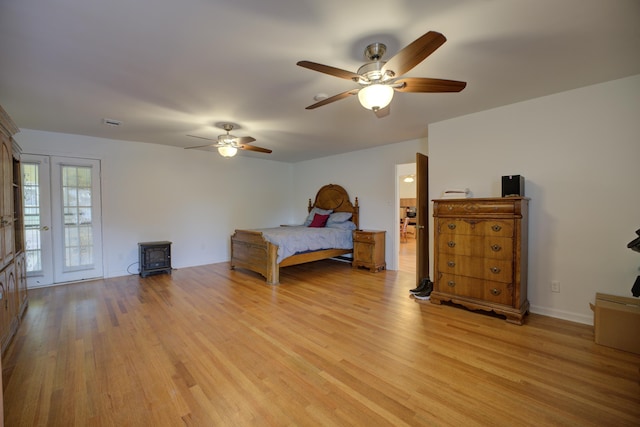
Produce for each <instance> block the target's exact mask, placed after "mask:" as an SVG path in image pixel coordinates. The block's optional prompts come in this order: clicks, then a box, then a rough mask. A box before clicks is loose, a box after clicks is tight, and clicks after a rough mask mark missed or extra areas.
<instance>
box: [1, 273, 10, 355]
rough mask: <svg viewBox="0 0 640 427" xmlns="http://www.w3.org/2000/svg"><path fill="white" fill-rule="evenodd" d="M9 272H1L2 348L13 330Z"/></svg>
mask: <svg viewBox="0 0 640 427" xmlns="http://www.w3.org/2000/svg"><path fill="white" fill-rule="evenodd" d="M7 288H8V284H7V270H2V271H1V272H0V295H1V297H0V346H1V345H2V344H4V342H5V339H6V338H7V337H8V336H9V331H10V330H11V327H10V325H11V317H10V316H9V304H8V301H7V298H9V292H7Z"/></svg>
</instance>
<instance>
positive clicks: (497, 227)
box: [491, 224, 502, 232]
mask: <svg viewBox="0 0 640 427" xmlns="http://www.w3.org/2000/svg"><path fill="white" fill-rule="evenodd" d="M491 229H492V230H493V231H495V232H498V231H500V230H502V226H500V225H498V224H496V225H494V226H492V227H491Z"/></svg>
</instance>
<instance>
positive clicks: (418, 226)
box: [416, 224, 424, 229]
mask: <svg viewBox="0 0 640 427" xmlns="http://www.w3.org/2000/svg"><path fill="white" fill-rule="evenodd" d="M416 228H417V229H421V228H424V225H418V224H416Z"/></svg>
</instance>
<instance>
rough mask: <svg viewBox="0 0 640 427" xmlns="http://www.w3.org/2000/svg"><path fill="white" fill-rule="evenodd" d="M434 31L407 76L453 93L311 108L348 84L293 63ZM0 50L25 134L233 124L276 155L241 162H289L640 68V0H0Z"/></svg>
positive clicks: (357, 52) (11, 103)
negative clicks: (451, 83)
mask: <svg viewBox="0 0 640 427" xmlns="http://www.w3.org/2000/svg"><path fill="white" fill-rule="evenodd" d="M430 30H433V31H438V32H441V33H442V34H444V35H445V36H446V37H447V42H446V43H445V44H444V45H442V46H441V47H440V48H439V49H438V50H436V51H435V52H434V53H433V54H432V55H431V56H430V57H428V58H427V59H426V60H425V61H423V62H422V63H420V64H419V65H418V66H416V67H415V68H414V69H413V70H411V71H410V72H409V73H407V74H406V76H410V77H434V78H445V79H452V80H462V81H466V82H467V83H468V84H467V87H466V88H465V89H464V90H463V91H462V92H460V93H443V94H421V93H396V95H395V97H394V99H393V101H392V103H391V114H390V115H389V116H387V117H385V118H376V117H375V115H374V114H373V113H372V112H371V111H368V110H366V109H364V108H363V107H361V106H360V105H359V103H358V100H357V97H348V98H346V99H344V100H341V101H338V102H335V103H332V104H329V105H326V106H323V107H320V108H318V109H315V110H305V107H306V106H308V105H311V104H313V103H315V102H316V101H314V96H315V95H317V94H321V93H324V94H326V95H329V96H331V95H334V94H337V93H340V92H344V91H346V90H349V89H352V88H356V87H357V85H355V83H352V82H350V81H348V80H344V79H339V78H336V77H333V76H329V75H326V74H321V73H318V72H314V71H311V70H308V69H305V68H302V67H298V66H296V62H298V61H300V60H309V61H313V62H319V63H322V64H326V65H331V66H334V67H337V68H342V69H345V70H349V71H356V70H357V69H358V67H359V66H361V65H362V64H363V63H364V62H365V59H364V48H365V47H366V46H367V45H368V44H370V43H373V42H382V43H384V44H386V45H387V55H386V56H385V58H386V59H389V58H391V56H393V54H395V53H396V52H398V51H399V50H400V49H401V48H403V47H404V46H406V45H407V44H409V43H410V42H412V41H413V40H415V39H416V38H418V37H419V36H421V35H422V34H424V33H426V32H427V31H430ZM0 52H1V58H2V63H1V65H0V104H1V105H2V106H3V107H4V109H5V110H6V111H7V112H8V113H9V114H10V115H11V117H12V118H13V120H14V121H15V122H16V124H17V125H18V127H20V128H23V129H36V130H44V131H51V132H63V133H72V134H80V135H91V136H97V137H104V138H111V139H117V140H125V141H141V142H149V143H156V144H165V145H173V146H177V147H187V146H193V145H201V140H196V139H193V138H189V137H187V136H186V135H187V134H194V135H199V136H204V137H213V138H215V137H216V136H217V135H219V134H222V133H224V132H223V131H222V130H221V129H220V128H217V127H215V126H216V124H220V123H223V122H232V123H235V124H237V125H239V127H240V128H239V129H237V130H234V131H233V134H234V135H236V136H252V137H254V138H256V140H257V141H256V142H255V143H254V145H258V146H260V147H265V148H269V149H271V150H273V153H272V154H262V153H254V152H241V154H240V155H242V156H248V157H255V158H268V159H271V160H276V161H283V162H297V161H302V160H307V159H312V158H318V157H324V156H329V155H333V154H339V153H344V152H348V151H354V150H361V149H365V148H370V147H376V146H380V145H386V144H391V143H396V142H401V141H406V140H411V139H418V138H422V137H425V136H426V133H427V125H428V124H430V123H434V122H438V121H442V120H446V119H449V118H453V117H456V116H461V115H465V114H469V113H473V112H477V111H481V110H486V109H490V108H494V107H498V106H501V105H507V104H511V103H515V102H519V101H523V100H527V99H531V98H536V97H540V96H544V95H549V94H553V93H557V92H561V91H565V90H570V89H574V88H578V87H582V86H587V85H591V84H595V83H600V82H604V81H608V80H613V79H617V78H622V77H626V76H630V75H635V74H640V1H638V0H562V1H558V0H395V1H388V0H387V1H378V0H367V1H355V0H354V1H344V0H322V1H320V0H180V1H175V0H136V1H130V0H109V1H103V0H20V1H17V0H16V1H9V0H5V1H2V2H1V4H0ZM385 58H383V59H385ZM105 118H108V119H115V120H119V121H122V125H121V126H119V127H112V126H107V125H105V124H104V123H103V119H105ZM211 155H214V154H213V153H212V154H211Z"/></svg>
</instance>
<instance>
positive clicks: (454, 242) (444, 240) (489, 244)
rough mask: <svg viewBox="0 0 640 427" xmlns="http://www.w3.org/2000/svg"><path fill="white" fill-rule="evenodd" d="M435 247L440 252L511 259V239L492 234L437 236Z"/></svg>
mask: <svg viewBox="0 0 640 427" xmlns="http://www.w3.org/2000/svg"><path fill="white" fill-rule="evenodd" d="M436 245H437V247H436V249H437V250H438V251H439V253H440V254H443V255H444V254H448V255H461V256H462V255H464V256H474V257H485V258H490V259H504V260H512V259H513V256H514V255H513V248H514V246H513V239H512V238H511V237H493V236H477V237H476V236H462V235H453V234H450V235H441V236H438V239H437V242H436Z"/></svg>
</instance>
